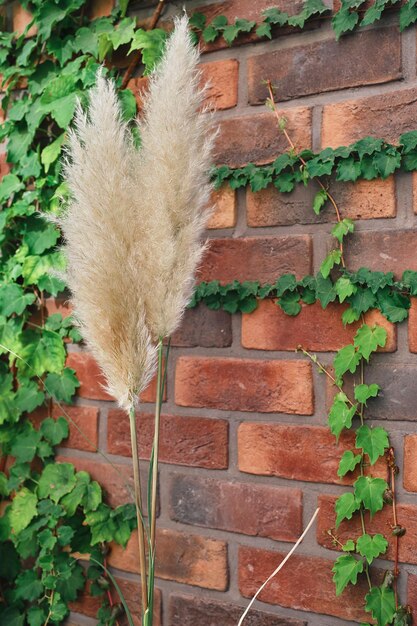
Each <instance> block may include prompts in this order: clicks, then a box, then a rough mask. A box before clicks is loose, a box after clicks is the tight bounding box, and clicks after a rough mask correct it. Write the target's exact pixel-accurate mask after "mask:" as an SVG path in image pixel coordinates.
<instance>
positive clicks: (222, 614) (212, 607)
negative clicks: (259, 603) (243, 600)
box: [169, 595, 307, 626]
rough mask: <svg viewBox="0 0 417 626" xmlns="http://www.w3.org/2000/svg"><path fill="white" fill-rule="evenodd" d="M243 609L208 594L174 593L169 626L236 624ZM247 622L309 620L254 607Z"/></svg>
mask: <svg viewBox="0 0 417 626" xmlns="http://www.w3.org/2000/svg"><path fill="white" fill-rule="evenodd" d="M243 611H244V608H243V607H239V606H236V605H233V604H229V603H227V604H226V603H223V602H217V601H215V600H210V599H207V598H206V599H202V598H196V597H192V596H183V595H171V597H170V602H169V626H197V624H198V626H220V625H221V626H236V624H237V623H238V621H239V618H240V616H241V615H242V613H243ZM245 626H307V622H305V621H303V620H298V619H293V618H291V617H279V616H278V615H272V614H270V613H264V612H263V611H257V610H254V609H253V610H251V611H250V613H249V614H248V615H247V617H246V618H245Z"/></svg>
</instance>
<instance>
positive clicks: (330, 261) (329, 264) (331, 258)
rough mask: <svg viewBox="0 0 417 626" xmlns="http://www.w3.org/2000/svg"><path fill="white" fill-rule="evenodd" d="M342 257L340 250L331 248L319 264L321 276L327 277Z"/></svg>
mask: <svg viewBox="0 0 417 626" xmlns="http://www.w3.org/2000/svg"><path fill="white" fill-rule="evenodd" d="M341 259H342V251H341V250H332V251H331V252H330V253H329V254H328V255H327V257H326V258H325V259H324V261H323V263H322V264H321V265H320V272H321V275H322V276H323V278H327V277H328V276H329V274H330V272H331V271H332V269H333V267H334V266H335V265H339V263H340V261H341Z"/></svg>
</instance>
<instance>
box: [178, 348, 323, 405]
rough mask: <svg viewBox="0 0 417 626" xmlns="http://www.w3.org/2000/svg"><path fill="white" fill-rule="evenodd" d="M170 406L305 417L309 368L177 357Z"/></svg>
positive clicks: (310, 400)
mask: <svg viewBox="0 0 417 626" xmlns="http://www.w3.org/2000/svg"><path fill="white" fill-rule="evenodd" d="M175 402H176V403H177V404H179V405H180V406H194V407H207V408H214V409H223V410H228V411H259V412H261V413H275V412H278V413H297V414H300V415H311V414H312V413H313V411H314V401H313V381H312V372H311V364H310V363H308V362H306V361H261V360H255V359H235V358H215V357H211V358H210V357H207V358H205V357H186V356H183V357H180V358H179V359H178V361H177V367H176V372H175Z"/></svg>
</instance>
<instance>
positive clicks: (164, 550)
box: [108, 528, 228, 591]
mask: <svg viewBox="0 0 417 626" xmlns="http://www.w3.org/2000/svg"><path fill="white" fill-rule="evenodd" d="M156 553H157V558H156V576H157V578H163V579H165V580H175V581H176V582H180V583H186V584H187V585H195V586H197V587H204V588H205V589H217V590H218V591H225V590H226V588H227V583H228V573H227V545H226V543H225V542H224V541H217V540H215V539H209V538H207V537H201V536H200V535H190V534H189V533H182V532H178V531H175V530H168V529H162V528H159V529H157V534H156ZM108 562H109V565H111V566H112V567H116V568H118V569H123V570H124V571H127V572H134V573H138V571H139V569H138V567H139V557H138V544H137V534H136V533H134V534H133V535H132V537H131V539H130V540H129V543H128V545H127V547H126V550H124V549H123V548H121V547H120V546H118V545H116V544H115V545H113V546H112V549H111V552H110V555H109V558H108Z"/></svg>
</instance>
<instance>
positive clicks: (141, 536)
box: [129, 405, 148, 615]
mask: <svg viewBox="0 0 417 626" xmlns="http://www.w3.org/2000/svg"><path fill="white" fill-rule="evenodd" d="M129 422H130V441H131V446H132V458H133V479H134V484H135V505H136V517H137V520H138V544H139V568H140V582H141V590H142V615H143V614H144V613H145V612H146V610H147V608H148V583H147V579H146V554H145V528H144V523H143V509H142V491H141V483H140V468H139V452H138V439H137V431H136V414H135V408H134V406H133V405H132V406H131V407H130V409H129Z"/></svg>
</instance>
